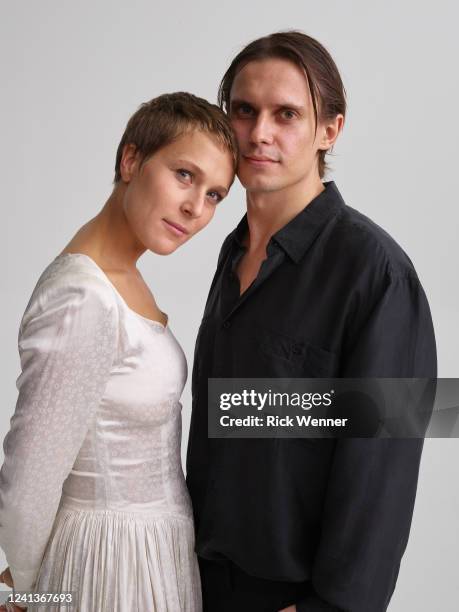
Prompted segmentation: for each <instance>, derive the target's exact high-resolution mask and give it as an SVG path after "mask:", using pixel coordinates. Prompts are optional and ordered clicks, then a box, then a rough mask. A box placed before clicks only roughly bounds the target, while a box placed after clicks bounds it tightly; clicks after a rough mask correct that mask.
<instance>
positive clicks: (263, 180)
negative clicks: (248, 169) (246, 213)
mask: <svg viewBox="0 0 459 612" xmlns="http://www.w3.org/2000/svg"><path fill="white" fill-rule="evenodd" d="M238 179H239V182H240V183H241V185H242V186H243V187H244V189H245V190H246V191H248V192H251V193H256V192H270V191H277V190H278V189H280V188H281V187H280V186H279V181H276V180H273V178H270V177H267V176H243V175H241V176H238Z"/></svg>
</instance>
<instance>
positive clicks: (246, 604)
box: [199, 558, 311, 612]
mask: <svg viewBox="0 0 459 612" xmlns="http://www.w3.org/2000/svg"><path fill="white" fill-rule="evenodd" d="M199 569H200V571H201V584H202V598H203V612H278V610H282V609H283V608H286V607H287V606H290V605H291V604H293V603H295V601H297V600H298V599H299V598H303V597H307V596H309V595H310V593H311V587H310V584H309V583H299V582H276V581H272V580H263V579H262V578H255V577H253V576H249V575H248V574H246V573H245V572H243V571H242V570H241V569H240V568H238V567H237V566H236V565H234V563H231V561H210V560H207V559H202V558H200V559H199Z"/></svg>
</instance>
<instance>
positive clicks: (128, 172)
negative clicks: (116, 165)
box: [120, 144, 139, 183]
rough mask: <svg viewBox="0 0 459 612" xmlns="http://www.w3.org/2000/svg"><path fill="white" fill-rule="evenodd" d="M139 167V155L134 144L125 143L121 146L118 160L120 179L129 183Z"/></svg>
mask: <svg viewBox="0 0 459 612" xmlns="http://www.w3.org/2000/svg"><path fill="white" fill-rule="evenodd" d="M138 167H139V156H138V154H137V149H136V146H135V145H133V144H126V145H124V147H123V153H122V155H121V161H120V174H121V180H122V181H123V182H125V183H129V182H130V181H131V179H132V177H133V176H134V174H135V173H136V171H137V169H138Z"/></svg>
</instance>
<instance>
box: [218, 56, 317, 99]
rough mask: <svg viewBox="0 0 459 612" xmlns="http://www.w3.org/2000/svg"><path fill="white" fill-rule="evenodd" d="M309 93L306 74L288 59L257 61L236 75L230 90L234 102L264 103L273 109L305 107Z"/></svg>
mask: <svg viewBox="0 0 459 612" xmlns="http://www.w3.org/2000/svg"><path fill="white" fill-rule="evenodd" d="M309 98H310V92H309V87H308V82H307V76H306V73H305V72H304V70H303V69H302V68H300V67H299V66H297V65H296V64H294V63H293V62H290V61H288V60H281V59H279V60H278V59H277V58H275V59H268V60H262V61H259V60H254V61H251V62H249V63H247V64H246V65H245V66H243V67H242V68H241V69H240V70H239V71H238V73H237V74H236V76H235V78H234V81H233V84H232V87H231V95H230V99H231V103H233V100H243V101H245V102H251V101H252V102H253V103H255V102H258V103H260V102H263V104H264V105H273V106H289V105H293V106H304V105H307V104H308V100H309Z"/></svg>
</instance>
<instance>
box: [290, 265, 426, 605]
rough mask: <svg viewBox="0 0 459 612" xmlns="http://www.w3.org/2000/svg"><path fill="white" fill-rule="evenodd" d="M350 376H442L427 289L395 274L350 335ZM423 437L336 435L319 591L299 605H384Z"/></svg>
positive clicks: (402, 544) (318, 563) (345, 373)
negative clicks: (357, 329)
mask: <svg viewBox="0 0 459 612" xmlns="http://www.w3.org/2000/svg"><path fill="white" fill-rule="evenodd" d="M346 348H347V351H345V353H344V355H343V362H342V363H343V368H342V372H341V374H340V375H341V376H342V377H349V378H358V377H393V378H397V377H400V378H402V377H403V378H408V377H420V378H424V377H425V378H434V377H436V374H437V361H436V348H435V338H434V331H433V325H432V320H431V316H430V310H429V306H428V303H427V299H426V297H425V294H424V291H423V289H422V287H421V285H420V283H419V281H418V279H417V277H416V276H415V275H414V274H413V275H412V276H404V277H396V278H391V279H390V281H389V282H388V283H387V284H386V285H385V288H384V290H383V291H382V295H381V296H380V298H379V299H378V300H377V302H376V303H375V305H374V307H373V308H372V310H371V312H370V314H369V315H368V317H367V319H366V321H365V322H364V324H363V325H361V328H360V331H359V332H358V333H357V332H356V333H354V334H353V336H352V337H350V338H349V339H348V343H347V347H346ZM422 447H423V439H366V438H354V439H352V438H350V439H340V440H337V442H336V447H335V453H334V459H333V463H332V467H331V471H330V476H329V481H328V487H327V493H326V499H325V504H324V510H323V520H322V532H321V537H320V541H319V546H318V549H317V553H316V557H315V560H314V564H313V568H312V577H311V579H312V584H313V587H314V589H315V594H314V595H311V596H309V597H307V598H306V599H305V600H303V601H301V602H298V603H297V610H298V612H319V611H329V612H333V611H334V612H340V611H346V612H383V611H385V610H386V609H387V606H388V604H389V601H390V598H391V596H392V593H393V591H394V588H395V584H396V580H397V576H398V571H399V567H400V562H401V559H402V556H403V553H404V551H405V548H406V545H407V542H408V536H409V531H410V525H411V518H412V513H413V508H414V501H415V496H416V488H417V479H418V471H419V464H420V459H421V453H422Z"/></svg>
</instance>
